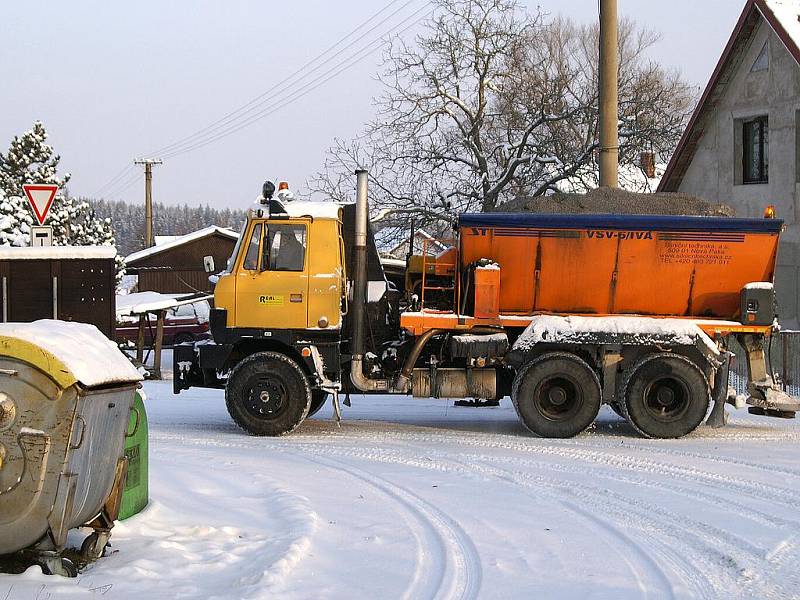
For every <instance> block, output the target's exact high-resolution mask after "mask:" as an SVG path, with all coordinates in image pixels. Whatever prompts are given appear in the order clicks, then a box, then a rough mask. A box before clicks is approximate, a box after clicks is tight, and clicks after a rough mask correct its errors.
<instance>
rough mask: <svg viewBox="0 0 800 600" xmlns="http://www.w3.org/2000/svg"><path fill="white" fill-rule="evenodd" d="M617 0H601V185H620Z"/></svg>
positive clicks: (612, 186) (614, 186) (611, 186)
mask: <svg viewBox="0 0 800 600" xmlns="http://www.w3.org/2000/svg"><path fill="white" fill-rule="evenodd" d="M618 63H619V58H618V49H617V0H600V186H601V187H610V188H616V187H619V173H618V169H619V81H618V69H619V64H618Z"/></svg>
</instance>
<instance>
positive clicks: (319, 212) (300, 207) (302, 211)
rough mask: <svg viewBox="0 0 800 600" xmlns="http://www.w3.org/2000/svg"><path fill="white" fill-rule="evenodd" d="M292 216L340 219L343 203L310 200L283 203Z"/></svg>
mask: <svg viewBox="0 0 800 600" xmlns="http://www.w3.org/2000/svg"><path fill="white" fill-rule="evenodd" d="M283 208H284V209H285V210H286V213H287V214H288V215H289V216H290V217H292V218H299V217H312V218H314V219H338V218H339V210H340V209H341V205H340V204H339V203H338V202H308V201H305V200H293V201H291V202H286V203H284V205H283Z"/></svg>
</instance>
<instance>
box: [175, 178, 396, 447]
mask: <svg viewBox="0 0 800 600" xmlns="http://www.w3.org/2000/svg"><path fill="white" fill-rule="evenodd" d="M273 193H274V186H273V185H272V184H271V183H270V182H267V183H266V184H265V185H264V191H263V193H262V196H261V198H259V200H258V203H257V205H256V206H255V207H254V208H252V209H250V210H249V211H248V214H247V222H246V223H245V225H244V227H243V228H242V233H241V235H240V237H239V241H238V242H237V244H236V247H235V248H234V250H233V254H232V256H231V258H230V259H229V261H228V265H227V268H226V269H225V270H224V271H223V272H222V273H219V274H218V275H217V276H216V284H215V288H214V308H213V309H212V311H211V314H210V327H211V333H212V336H213V342H211V343H209V342H199V343H196V344H192V345H190V344H184V345H178V346H176V347H175V349H174V355H173V358H174V370H175V378H174V383H173V386H174V390H175V392H176V393H179V392H180V391H181V390H184V389H189V388H190V387H198V386H202V387H212V388H214V387H216V388H225V397H226V403H227V406H228V410H229V412H230V413H231V416H232V417H233V418H234V420H235V421H236V422H237V423H238V424H239V425H240V426H241V427H243V428H244V429H245V430H247V431H248V432H250V433H254V434H259V435H277V434H280V433H285V432H287V431H289V430H291V429H293V428H294V427H295V426H296V425H297V424H299V423H300V422H301V421H302V420H303V419H305V418H306V417H307V416H309V415H311V414H314V413H315V412H316V411H317V410H319V408H320V407H321V406H322V405H323V404H324V402H325V400H326V398H327V397H328V395H329V394H330V393H338V391H339V390H342V389H344V391H345V392H346V391H348V390H349V387H348V386H347V384H348V382H347V381H346V380H345V381H344V382H343V381H342V376H341V375H342V367H341V365H342V362H346V361H347V360H349V357H350V349H349V345H348V344H349V337H350V333H351V332H350V327H349V324H348V320H347V314H348V299H347V298H348V291H351V288H352V280H351V279H350V280H348V271H347V268H346V267H347V264H348V262H349V257H350V256H352V255H353V252H354V250H353V239H354V235H353V234H352V231H353V228H354V227H355V205H354V204H339V203H335V202H306V201H298V200H294V199H291V196H290V195H282V194H281V193H280V192H279V194H278V198H277V199H276V198H274V197H273ZM368 241H369V248H368V250H367V252H366V257H367V263H368V264H367V275H368V277H369V278H370V281H369V289H370V295H371V296H372V300H373V301H372V302H370V303H369V304H370V308H368V310H369V311H370V313H371V316H372V317H373V320H374V321H375V324H374V325H373V333H374V334H375V335H376V336H380V337H387V336H388V334H387V333H386V331H387V330H396V329H397V327H398V324H397V323H398V319H399V317H398V310H397V305H398V303H397V298H398V297H399V293H398V292H396V291H392V290H390V287H389V284H388V282H387V281H386V278H385V276H384V274H383V270H382V268H381V266H380V260H379V257H378V252H377V249H376V248H375V243H374V239H373V238H372V235H371V234H370V235H369V239H368ZM212 269H213V266H212ZM351 293H352V292H351ZM364 304H365V305H366V304H367V303H366V302H364ZM390 315H391V318H390ZM345 379H346V378H345ZM297 398H300V399H301V400H303V401H301V402H297V401H296V399H297ZM305 399H307V402H306V401H305Z"/></svg>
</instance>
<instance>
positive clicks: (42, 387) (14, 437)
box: [0, 321, 141, 572]
mask: <svg viewBox="0 0 800 600" xmlns="http://www.w3.org/2000/svg"><path fill="white" fill-rule="evenodd" d="M140 379H141V376H140V375H139V373H138V372H137V371H136V369H134V368H133V366H132V365H131V364H130V362H129V361H128V359H127V358H126V357H125V356H124V355H123V354H122V353H121V352H120V351H119V350H118V349H117V348H116V347H115V346H114V345H113V344H112V343H111V342H109V341H108V339H106V338H105V336H103V334H102V333H100V332H99V331H98V330H97V328H95V327H94V326H91V325H86V324H80V323H64V322H60V321H37V322H35V323H25V324H22V323H13V324H3V325H0V507H1V508H2V509H1V510H0V554H8V553H12V552H16V551H18V550H22V549H32V550H33V551H34V553H40V554H42V555H46V556H48V557H49V559H50V561H51V562H50V564H49V567H50V570H51V572H52V571H54V570H56V569H54V568H53V564H52V560H53V555H54V554H57V553H58V552H60V551H61V550H62V549H63V547H64V545H65V544H66V539H67V531H69V530H70V529H72V528H75V527H79V526H82V525H87V524H89V525H90V526H91V527H93V528H94V529H95V531H96V533H97V532H99V534H100V535H99V541H101V542H102V546H101V548H100V551H101V552H102V547H104V546H105V542H106V541H107V539H108V535H109V534H108V531H109V530H110V528H111V526H112V525H113V521H114V519H116V517H117V514H116V513H117V512H118V509H119V500H118V498H117V496H119V494H120V493H121V486H122V484H123V483H124V479H125V465H126V461H125V458H124V444H125V431H126V427H127V425H128V419H129V415H130V411H131V406H132V404H133V401H134V394H135V392H136V388H137V387H138V385H139V383H138V382H139V380H140ZM118 488H119V489H118ZM94 541H95V542H97V541H98V537H97V536H96V537H95V540H94ZM87 552H89V553H90V554H91V552H92V551H91V550H90V549H87ZM42 562H45V563H46V562H47V561H42Z"/></svg>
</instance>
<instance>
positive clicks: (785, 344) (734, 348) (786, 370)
mask: <svg viewBox="0 0 800 600" xmlns="http://www.w3.org/2000/svg"><path fill="white" fill-rule="evenodd" d="M729 347H730V350H731V352H733V353H734V354H735V356H734V358H733V362H732V363H731V378H730V386H731V387H733V388H734V389H735V390H736V393H737V394H746V393H747V357H746V354H745V351H744V348H742V347H741V346H740V345H739V343H738V342H737V341H736V340H735V339H734V338H733V337H731V339H730V343H729ZM766 351H767V369H768V370H769V371H771V372H772V373H774V374H775V377H776V380H777V381H779V382H780V384H781V385H782V386H783V389H784V391H785V392H786V393H787V394H790V395H792V396H798V397H800V331H789V330H787V331H781V332H780V333H779V334H778V335H774V336H772V337H770V338H769V339H768V341H767V348H766Z"/></svg>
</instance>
